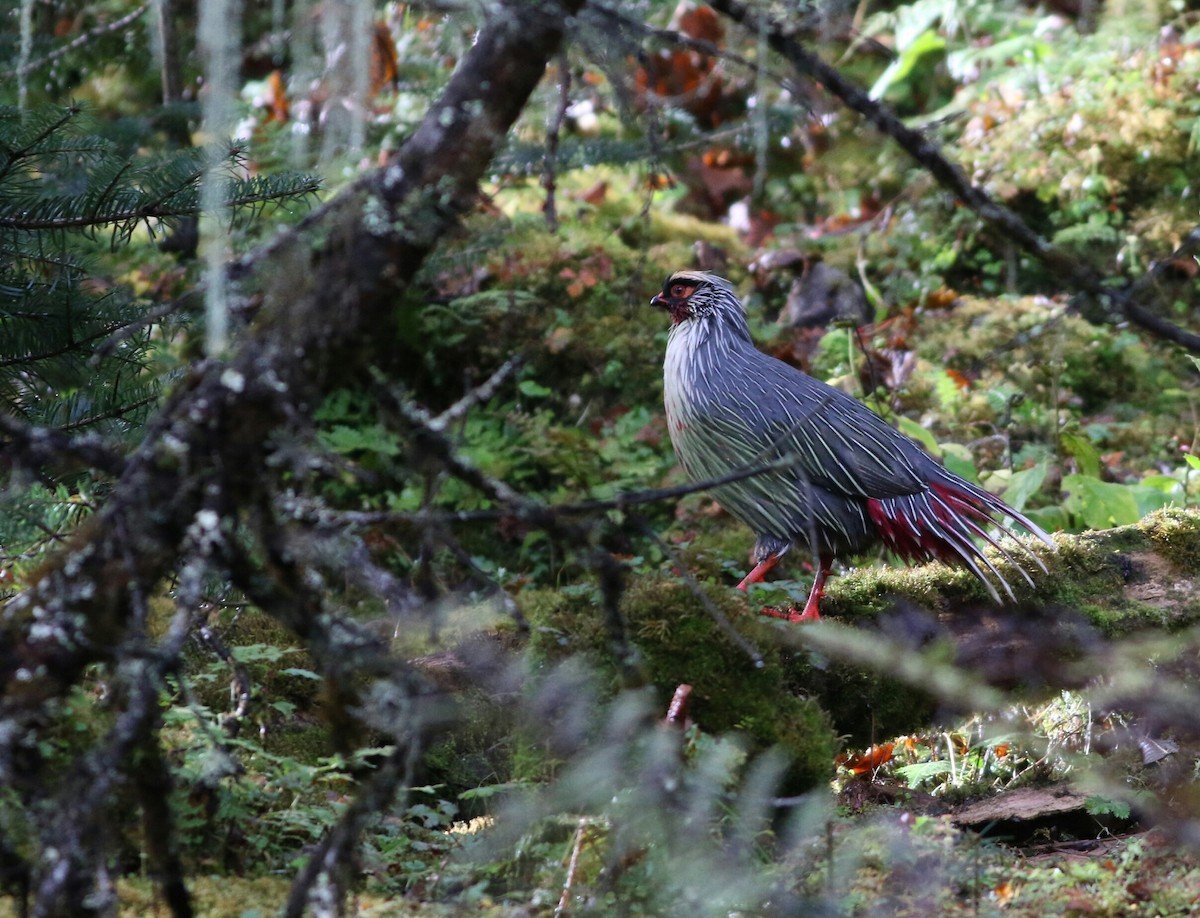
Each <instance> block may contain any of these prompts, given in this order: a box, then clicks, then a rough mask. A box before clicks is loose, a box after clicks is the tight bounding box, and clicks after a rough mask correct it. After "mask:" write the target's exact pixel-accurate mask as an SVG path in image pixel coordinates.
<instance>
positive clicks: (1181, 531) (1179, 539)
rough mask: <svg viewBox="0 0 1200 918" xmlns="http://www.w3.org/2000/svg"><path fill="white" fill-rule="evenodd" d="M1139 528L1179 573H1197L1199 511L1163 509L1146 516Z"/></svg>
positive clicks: (1199, 550) (1199, 569)
mask: <svg viewBox="0 0 1200 918" xmlns="http://www.w3.org/2000/svg"><path fill="white" fill-rule="evenodd" d="M1138 528H1139V529H1140V530H1141V531H1142V532H1143V533H1145V535H1146V537H1147V538H1148V539H1149V540H1150V542H1151V543H1152V544H1153V545H1154V547H1155V549H1156V550H1157V551H1158V553H1159V554H1160V555H1162V557H1164V558H1166V559H1167V560H1168V561H1170V562H1171V563H1172V564H1174V565H1175V566H1176V567H1177V568H1178V569H1179V570H1180V571H1183V572H1184V573H1191V574H1194V573H1195V572H1196V571H1200V512H1197V511H1195V510H1188V509H1184V508H1182V507H1166V508H1164V509H1162V510H1156V511H1155V512H1153V513H1150V514H1148V515H1147V516H1146V517H1145V518H1144V519H1143V520H1142V521H1141V522H1140V523H1139V524H1138Z"/></svg>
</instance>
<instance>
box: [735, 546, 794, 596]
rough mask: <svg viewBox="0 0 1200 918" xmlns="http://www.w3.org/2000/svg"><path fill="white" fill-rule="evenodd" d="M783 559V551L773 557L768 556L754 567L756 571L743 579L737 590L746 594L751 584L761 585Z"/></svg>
mask: <svg viewBox="0 0 1200 918" xmlns="http://www.w3.org/2000/svg"><path fill="white" fill-rule="evenodd" d="M782 557H783V552H781V551H777V552H775V554H773V555H767V556H766V557H765V558H763V559H762V560H761V561H759V562H758V564H756V565H754V569H753V570H752V571H750V573H748V574H747V575H746V576H745V577H744V578H743V579H742V582H741V583H739V584H738V585H737V588H738V589H739V590H741V591H742V592H743V593H745V592H746V590H747V588H748V587H749V586H750V584H752V583H761V582H762V579H763V577H765V576H767V573H768V572H769V571H770V570H771V568H773V567H774V566H775V565H776V564H778V563H779V559H780V558H782Z"/></svg>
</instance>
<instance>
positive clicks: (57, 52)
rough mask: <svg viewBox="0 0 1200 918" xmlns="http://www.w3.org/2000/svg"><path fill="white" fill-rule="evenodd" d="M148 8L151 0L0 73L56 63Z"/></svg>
mask: <svg viewBox="0 0 1200 918" xmlns="http://www.w3.org/2000/svg"><path fill="white" fill-rule="evenodd" d="M148 9H150V0H146V2H145V3H143V4H142V5H141V6H138V7H134V9H132V10H130V11H129V12H128V13H126V14H125V15H124V16H121V17H119V18H118V19H114V20H113V21H112V22H105V23H101V24H100V25H98V26H94V27H92V28H90V29H88V30H87V31H86V32H84V33H82V34H80V35H77V36H76V37H75V38H73V39H71V40H70V41H69V42H67V43H66V44H65V45H63V46H61V47H59V48H55V49H54V50H53V51H51V52H50V53H49V54H47V55H45V56H43V57H40V58H38V59H37V60H36V61H29V62H28V63H26V64H25V65H23V66H21V67H13V68H12V69H11V70H6V71H4V72H3V73H0V75H2V76H5V77H15V76H25V75H26V74H29V73H33V71H35V70H38V69H40V68H41V67H45V66H46V65H47V64H52V63H54V62H55V61H56V60H58V59H59V58H60V57H63V56H64V55H67V54H70V53H71V52H72V51H74V50H75V49H76V48H81V47H83V46H84V45H86V44H87V43H88V42H89V41H92V40H93V39H96V38H99V37H100V36H101V35H108V34H110V33H112V32H119V31H120V30H121V29H123V28H125V27H126V26H127V25H131V24H132V23H133V22H134V21H135V20H136V19H138V17H140V16H141V15H142V13H144V12H146V10H148Z"/></svg>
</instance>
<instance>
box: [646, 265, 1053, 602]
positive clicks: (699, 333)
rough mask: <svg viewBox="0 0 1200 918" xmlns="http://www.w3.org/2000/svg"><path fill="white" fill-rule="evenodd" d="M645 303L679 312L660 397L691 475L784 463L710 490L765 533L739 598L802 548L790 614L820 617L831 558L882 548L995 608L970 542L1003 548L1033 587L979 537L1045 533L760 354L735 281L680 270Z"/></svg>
mask: <svg viewBox="0 0 1200 918" xmlns="http://www.w3.org/2000/svg"><path fill="white" fill-rule="evenodd" d="M650 302H651V305H654V306H660V307H662V308H664V309H666V310H667V311H668V312H669V313H670V316H671V322H672V326H671V333H670V337H669V339H668V342H667V355H666V361H665V363H664V368H663V369H664V374H663V375H664V396H665V402H666V410H667V424H668V427H669V430H670V435H671V442H672V444H673V445H674V447H675V453H676V455H677V456H678V457H679V461H680V463H681V464H682V465H683V468H684V470H685V471H686V472H687V473H688V475H689V476H690V477H691V478H693V479H695V480H697V481H703V480H709V479H716V478H723V477H727V476H729V475H730V474H731V473H734V472H737V471H738V470H740V469H745V468H749V467H754V466H761V465H763V464H769V463H772V462H774V463H776V465H777V467H774V468H772V469H770V470H768V471H765V472H763V473H762V474H758V475H754V476H752V477H748V478H743V479H741V480H739V481H735V482H730V483H726V484H722V485H720V486H718V487H716V488H714V490H713V493H714V496H715V497H716V498H717V500H718V501H719V502H720V503H721V505H722V506H723V507H724V508H725V509H726V510H728V511H729V512H730V513H732V514H733V515H734V516H735V517H737V518H738V519H740V520H741V521H742V522H744V523H746V524H747V525H748V526H750V528H751V529H753V530H754V532H755V534H756V535H757V537H758V541H757V544H756V545H755V560H756V562H757V563H756V565H755V567H754V569H753V570H752V571H751V572H750V573H749V574H747V576H746V578H745V579H744V580H743V581H742V582H741V584H739V589H742V590H745V589H746V588H747V587H748V586H749V585H750V584H751V583H755V582H757V581H759V580H761V579H762V578H763V576H764V575H765V574H766V573H767V571H769V570H770V569H771V568H772V567H773V566H774V565H775V563H776V562H777V561H778V560H779V558H780V557H782V556H783V554H784V553H785V552H787V551H788V550H789V549H790V548H791V547H792V546H793V545H799V546H800V547H801V549H802V550H805V551H811V552H812V554H813V555H814V556H815V557H817V558H819V559H820V564H819V565H818V570H817V575H816V578H815V580H814V583H813V590H812V593H811V595H810V596H809V600H808V604H807V605H806V606H805V609H804V612H803V613H802V614H797V615H793V616H792V617H793V618H794V619H799V618H819V617H820V616H819V612H818V607H819V603H820V598H821V594H822V590H823V586H824V582H825V578H826V577H827V576H828V574H829V569H830V566H831V564H832V562H833V559H834V558H835V557H836V556H838V555H840V554H844V553H847V552H856V551H860V550H862V549H865V548H867V547H868V546H869V545H871V544H872V543H874V542H876V541H883V542H884V543H885V544H886V545H887V546H888V547H889V548H891V549H893V550H894V551H895V552H896V553H897V554H899V555H901V556H902V557H904V558H906V559H909V560H914V561H919V560H931V559H935V558H937V559H941V560H946V561H955V562H958V563H960V564H963V565H965V566H966V567H967V568H968V569H969V570H970V571H971V572H972V573H973V574H975V576H976V577H978V578H979V579H980V581H982V582H983V583H984V584H985V585H986V586H987V588H988V590H989V591H990V592H991V594H992V596H993V597H994V598H996V599H999V594H998V593H997V591H996V586H995V584H993V582H992V580H993V579H994V580H995V582H996V584H998V585H999V586H1000V587H1001V588H1002V589H1003V590H1004V592H1005V593H1006V594H1007V595H1008V596H1009V597H1010V598H1011V597H1012V596H1013V592H1012V589H1011V587H1010V586H1009V584H1008V582H1007V581H1006V580H1005V579H1004V577H1003V576H1002V575H1001V574H1000V572H999V571H998V570H997V569H996V567H995V565H994V564H992V562H991V561H990V560H988V558H987V557H986V556H985V555H984V554H983V553H982V552H981V550H980V548H979V546H978V545H977V544H976V543H975V541H974V539H975V537H978V538H981V539H983V540H984V541H986V542H988V543H990V544H991V545H993V546H995V547H996V548H997V549H999V551H1000V552H1001V554H1002V555H1004V556H1005V557H1006V558H1008V560H1009V561H1011V562H1012V563H1013V564H1014V566H1015V567H1016V569H1017V570H1018V571H1019V572H1020V573H1021V575H1022V576H1023V577H1024V578H1025V579H1026V580H1027V581H1029V582H1030V583H1032V580H1031V579H1030V577H1029V574H1028V572H1027V571H1026V570H1025V568H1024V567H1023V566H1022V564H1021V563H1020V562H1019V561H1017V559H1016V558H1014V557H1013V556H1012V555H1011V554H1010V553H1009V552H1008V551H1007V550H1005V549H1004V548H1003V547H1001V546H1000V545H999V544H998V543H997V542H996V541H995V539H993V538H992V537H991V536H990V535H989V534H988V532H987V530H986V529H985V528H984V527H985V526H987V525H996V526H998V527H999V528H1000V529H1001V530H1002V531H1003V532H1005V533H1006V534H1008V535H1010V536H1013V534H1012V532H1011V531H1009V530H1008V529H1007V528H1006V527H1005V526H1003V525H1001V524H1000V523H998V522H997V521H996V520H995V519H993V515H994V514H995V515H1000V516H1002V517H1008V518H1009V519H1011V520H1013V521H1015V522H1016V523H1018V524H1019V525H1021V526H1022V527H1024V528H1025V529H1026V530H1028V531H1029V532H1030V533H1031V534H1033V535H1034V536H1036V537H1038V538H1039V539H1041V540H1042V541H1043V542H1045V543H1046V544H1047V545H1049V546H1050V547H1051V548H1053V545H1054V543H1053V542H1052V541H1051V540H1050V537H1049V536H1048V535H1046V533H1045V532H1043V531H1042V530H1041V529H1040V528H1038V527H1037V526H1036V525H1034V523H1033V522H1031V521H1030V520H1028V519H1026V518H1025V517H1024V516H1022V515H1021V514H1020V513H1018V512H1016V511H1015V510H1013V509H1012V508H1010V507H1008V506H1007V505H1006V504H1005V503H1004V502H1003V501H1001V500H1000V499H999V498H997V497H995V496H994V495H992V494H989V493H988V492H987V491H984V490H982V489H981V488H978V487H976V486H975V485H973V484H971V483H970V482H968V481H965V480H964V479H962V478H960V477H959V476H957V475H955V474H953V473H952V472H949V471H947V470H946V469H945V468H943V467H942V466H941V465H939V464H938V463H937V462H936V461H935V460H934V459H933V457H931V456H930V455H929V454H928V453H926V452H925V451H924V450H923V449H922V448H921V447H920V446H918V445H917V444H916V443H915V442H914V441H913V440H911V439H909V438H908V437H906V436H904V435H903V434H901V433H899V432H898V431H896V430H895V429H894V428H893V427H891V426H890V425H889V424H887V423H886V422H885V421H884V420H883V419H882V418H880V417H879V416H878V415H877V414H875V413H874V412H873V411H871V410H870V409H869V408H867V407H866V406H865V405H863V404H862V403H861V402H859V401H857V400H856V399H854V398H852V397H851V396H849V395H847V394H846V393H845V392H842V391H841V390H839V389H835V388H833V387H832V386H828V385H826V384H825V383H823V382H820V381H819V380H816V379H813V378H812V377H811V376H808V375H806V374H804V373H801V372H800V371H799V370H797V369H795V368H794V367H791V366H789V365H788V364H785V363H783V362H782V361H779V360H776V359H775V358H773V357H770V356H768V355H766V354H763V353H762V352H761V351H759V350H758V349H757V348H755V346H754V342H753V341H752V340H751V338H750V330H749V327H748V326H747V324H746V317H745V314H744V312H743V310H742V304H741V302H740V301H739V300H738V298H737V295H736V294H735V292H734V290H733V286H732V285H731V284H730V283H729V281H727V280H725V279H724V278H722V277H717V276H716V275H713V274H708V273H705V272H701V271H677V272H676V273H674V274H672V275H671V276H670V277H669V278H668V279H667V281H666V283H665V284H664V285H663V289H662V292H661V293H659V294H657V295H656V296H655V297H654V298H653V299H652V300H651V301H650ZM1013 538H1016V537H1015V536H1013ZM1017 541H1018V543H1019V544H1020V545H1021V548H1022V549H1023V550H1024V552H1025V554H1026V555H1028V557H1029V558H1031V559H1032V560H1033V562H1034V563H1035V564H1037V565H1038V566H1039V567H1041V568H1042V570H1045V567H1044V566H1043V565H1042V563H1041V561H1040V560H1039V559H1038V558H1037V556H1036V555H1034V554H1032V552H1030V551H1029V549H1028V548H1027V547H1026V546H1025V545H1024V543H1021V542H1020V540H1019V539H1018V540H1017ZM985 570H986V572H987V573H985ZM989 575H990V576H989Z"/></svg>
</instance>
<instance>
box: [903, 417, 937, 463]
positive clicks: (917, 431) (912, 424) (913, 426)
mask: <svg viewBox="0 0 1200 918" xmlns="http://www.w3.org/2000/svg"><path fill="white" fill-rule="evenodd" d="M896 427H897V428H899V430H900V433H902V434H904V435H905V436H908V437H912V438H913V439H914V440H916V441H917V442H918V443H920V444H921V445H922V446H923V447H925V448H926V449H927V450H929V452H930V453H932V454H933V455H935V456H937V457H939V458H940V457H941V455H942V448H941V447H940V446H938V442H937V440H935V439H933V434H931V433H930V432H929V431H928V430H926V429H925V428H924V427H922V426H921V425H920V424H918V423H917V422H916V421H914V420H913V419H912V418H909V417H905V416H904V415H900V416H899V417H898V418H896Z"/></svg>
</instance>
